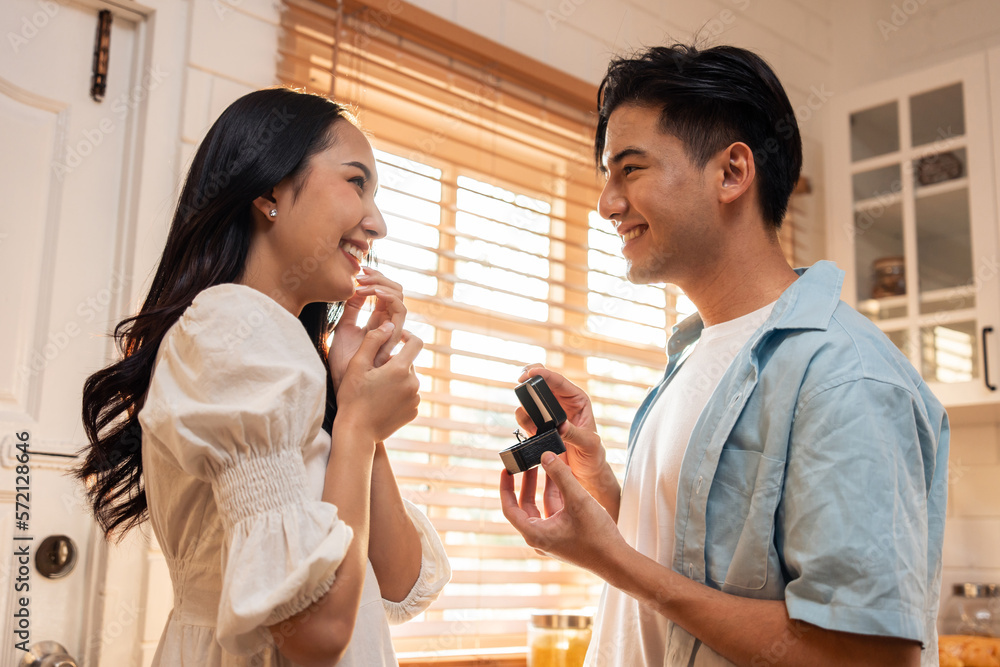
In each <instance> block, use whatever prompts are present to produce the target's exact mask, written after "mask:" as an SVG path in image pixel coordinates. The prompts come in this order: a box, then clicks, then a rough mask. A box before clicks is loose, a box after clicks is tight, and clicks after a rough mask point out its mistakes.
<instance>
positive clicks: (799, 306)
mask: <svg viewBox="0 0 1000 667" xmlns="http://www.w3.org/2000/svg"><path fill="white" fill-rule="evenodd" d="M795 273H797V274H798V275H799V278H798V280H796V281H795V282H794V283H792V284H791V285H789V286H788V289H786V290H785V291H784V292H783V293H782V294H781V296H780V297H779V298H778V301H777V302H776V303H775V304H774V309H773V310H772V311H771V315H770V317H768V319H767V322H765V323H764V326H763V327H761V328H762V330H763V331H765V332H766V331H771V330H774V329H819V330H825V329H826V328H827V327H829V326H830V318H832V317H833V312H834V310H836V308H837V304H838V303H840V289H841V287H842V286H843V284H844V272H843V271H841V270H840V269H839V268H837V265H836V264H834V263H833V262H829V261H825V260H824V261H819V262H816V263H815V264H813V265H812V266H811V267H808V268H800V269H795ZM802 294H808V295H809V298H807V299H802V298H800V297H801V296H802ZM704 328H705V323H704V322H702V320H701V315H699V314H698V313H695V314H693V315H690V316H688V317H686V318H684V319H683V320H681V321H680V322H678V323H677V324H676V325H675V326H674V328H673V330H672V331H673V333H672V334H671V336H670V340H669V341H667V355H668V356H669V357H670V358H671V359H673V358H675V357H676V355H678V354H679V353H681V352H683V351H684V350H685V349H686V348H687V347H688V346H689V345H691V343H693V342H694V341H696V340H698V338H699V336H701V331H702V329H704Z"/></svg>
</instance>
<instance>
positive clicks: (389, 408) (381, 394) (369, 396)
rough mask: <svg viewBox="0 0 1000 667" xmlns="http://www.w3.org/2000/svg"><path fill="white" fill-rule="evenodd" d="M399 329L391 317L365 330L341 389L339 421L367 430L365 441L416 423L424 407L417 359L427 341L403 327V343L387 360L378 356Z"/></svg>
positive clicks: (383, 436)
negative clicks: (415, 419) (414, 420)
mask: <svg viewBox="0 0 1000 667" xmlns="http://www.w3.org/2000/svg"><path fill="white" fill-rule="evenodd" d="M396 329H397V327H396V326H395V325H394V324H393V323H392V321H388V320H387V321H385V322H383V323H382V325H381V326H379V327H378V328H376V329H373V330H371V331H368V332H367V333H366V334H364V337H363V338H362V340H361V343H360V345H359V346H358V348H357V352H356V353H355V354H354V356H353V357H352V358H351V360H350V361H349V362H348V364H347V367H346V369H345V370H344V375H343V377H342V378H341V380H340V388H339V389H338V390H337V418H336V419H337V421H338V422H340V423H342V424H344V425H346V426H347V427H348V428H350V429H352V430H355V431H357V432H360V433H366V434H367V435H368V436H369V437H368V438H366V439H365V440H366V441H370V442H372V443H375V442H380V441H382V440H385V439H386V438H388V437H389V436H390V435H392V434H393V433H394V432H396V430H398V429H399V428H400V427H402V426H404V425H406V424H408V423H409V422H411V421H413V419H414V418H415V417H416V416H417V407H418V406H419V405H420V394H419V393H418V390H419V389H420V381H419V380H418V379H417V373H416V371H415V370H414V368H413V362H414V360H415V359H416V358H417V354H419V353H420V350H421V349H422V348H423V346H424V343H423V341H421V340H420V339H419V338H417V337H416V336H414V335H413V334H411V333H410V332H409V331H402V332H400V334H399V340H401V341H402V342H403V347H402V348H401V349H400V350H399V352H397V353H396V354H395V355H391V356H389V357H388V359H387V360H386V361H385V362H384V363H382V364H378V363H377V361H378V359H379V355H381V354H382V351H383V350H384V349H385V347H386V346H387V345H389V344H390V343H391V342H392V340H393V339H394V338H395V337H396ZM389 349H390V350H391V349H392V348H389ZM331 367H332V364H331ZM331 372H332V368H331Z"/></svg>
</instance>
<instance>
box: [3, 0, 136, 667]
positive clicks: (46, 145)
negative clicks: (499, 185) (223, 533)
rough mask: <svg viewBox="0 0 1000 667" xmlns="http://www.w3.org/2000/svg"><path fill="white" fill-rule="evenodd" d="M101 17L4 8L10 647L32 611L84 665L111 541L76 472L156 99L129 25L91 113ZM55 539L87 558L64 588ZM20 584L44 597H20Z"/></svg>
mask: <svg viewBox="0 0 1000 667" xmlns="http://www.w3.org/2000/svg"><path fill="white" fill-rule="evenodd" d="M94 4H95V3H94V2H91V1H89V0H88V2H86V3H75V2H70V1H68V0H61V1H60V2H54V1H51V2H50V1H47V0H4V4H3V9H2V10H0V34H3V35H5V36H7V39H6V40H5V41H7V42H8V44H5V45H4V48H3V49H0V146H2V147H3V148H2V150H3V155H4V159H3V160H0V183H3V187H4V189H5V190H6V192H5V193H4V195H5V196H4V197H3V198H2V200H3V202H4V204H3V205H4V206H5V207H6V211H5V213H6V215H3V216H0V308H2V312H3V320H2V321H3V326H2V327H0V540H2V544H4V545H9V546H7V547H6V548H7V553H8V554H10V555H8V556H6V557H4V558H3V560H2V561H0V613H2V614H3V617H2V619H0V633H2V634H3V636H4V637H7V638H10V637H16V635H14V631H15V629H17V627H18V622H22V621H21V619H19V618H16V617H15V613H17V612H18V610H19V609H21V608H22V607H26V608H27V613H28V618H29V622H28V628H27V629H28V631H29V632H30V635H29V637H28V643H29V645H30V644H34V643H36V642H40V641H43V640H54V641H57V642H59V643H60V644H62V645H63V646H65V647H66V648H67V649H68V651H69V653H70V654H72V655H73V656H75V657H77V658H78V659H80V658H81V656H82V655H83V653H84V648H85V644H86V640H87V636H88V635H95V634H96V635H100V634H101V633H102V628H100V627H97V626H99V625H100V623H97V624H96V625H95V624H94V623H92V622H91V619H89V618H88V617H87V610H88V609H89V608H90V604H89V603H90V600H89V599H88V595H89V594H91V591H90V589H89V586H88V575H89V574H92V572H91V570H92V569H93V568H94V567H95V564H94V563H93V562H92V561H93V556H92V552H93V551H94V546H95V545H94V543H93V542H94V540H95V539H98V538H96V537H95V531H94V529H93V522H92V520H91V519H90V518H89V514H88V512H87V510H86V506H85V504H84V503H83V502H82V494H81V492H80V491H81V489H80V486H79V485H78V484H77V483H76V482H75V481H74V480H72V479H71V478H70V477H68V476H67V474H66V473H67V470H68V469H69V467H70V466H71V465H72V464H73V463H74V455H75V453H76V452H78V451H79V450H80V449H81V448H82V447H83V446H84V444H85V442H86V440H85V438H84V434H83V427H82V424H81V419H80V411H81V404H80V400H81V391H82V386H83V382H84V380H85V379H86V377H87V375H88V374H89V373H92V372H93V371H94V370H96V369H98V368H100V367H101V366H103V365H104V364H106V363H107V361H108V360H109V359H110V358H111V356H112V354H113V345H112V342H111V340H110V339H109V338H108V337H107V335H106V334H107V333H108V332H109V331H110V329H111V328H112V327H113V325H114V323H115V322H116V321H117V320H118V319H119V318H120V317H121V315H122V313H121V312H119V306H118V304H119V303H120V302H121V301H122V300H123V299H121V298H120V297H121V295H122V294H123V293H124V292H126V291H127V288H128V285H127V284H126V281H125V280H123V279H122V278H121V271H120V269H119V267H121V266H122V265H123V264H122V257H123V256H124V253H125V252H126V251H127V250H126V248H125V247H124V241H123V239H124V238H125V230H126V227H127V223H128V221H127V220H126V219H125V216H124V213H123V211H124V210H125V209H126V207H125V206H124V205H123V201H124V196H123V194H124V185H123V184H124V183H126V182H127V181H126V179H125V176H126V175H127V172H128V164H129V156H130V154H131V151H132V145H133V143H134V139H133V135H134V133H135V130H136V117H137V115H138V114H137V109H138V107H139V105H140V104H141V101H142V100H143V99H145V94H144V92H145V88H144V86H148V85H149V80H148V77H146V78H144V77H141V76H139V75H137V73H136V72H135V69H136V63H137V62H140V60H139V59H138V57H137V49H136V44H137V41H138V40H137V33H138V30H137V25H136V24H135V23H133V22H131V21H129V20H128V19H127V17H124V16H122V15H116V16H115V18H114V21H113V23H112V31H111V49H110V62H109V68H108V87H107V92H106V95H105V97H104V100H103V101H102V102H95V101H94V100H93V99H91V97H90V82H91V63H92V59H93V51H94V38H95V33H96V27H97V13H98V9H96V8H95V7H94V6H93V5H94ZM12 35H13V37H12ZM19 433H26V434H27V437H28V439H29V442H30V447H29V452H30V456H29V460H28V463H27V470H28V471H29V474H28V475H27V477H28V480H29V484H28V486H30V491H29V492H28V493H29V495H28V502H27V503H24V500H25V498H24V497H23V496H22V497H21V498H20V500H21V502H22V503H23V504H26V505H28V509H27V510H25V509H24V507H23V506H22V507H15V503H16V501H17V500H18V498H17V497H16V491H17V487H18V484H19V482H18V480H17V473H18V470H17V465H18V464H19V462H18V460H17V455H18V454H21V452H19V451H18V450H17V449H16V445H17V443H18V442H19V441H20V440H19V438H18V435H17V434H19ZM22 464H23V463H22ZM24 470H25V469H24V468H22V469H21V472H23V471H24ZM23 477H24V476H22V480H20V486H25V484H24V479H23ZM15 511H17V512H21V513H24V512H25V511H26V512H27V516H28V519H27V521H26V522H25V524H17V523H16V517H15ZM50 535H65V536H67V537H68V538H69V539H70V540H72V542H73V543H74V544H75V552H76V563H75V566H74V568H73V569H72V570H71V571H70V572H69V573H68V574H67V575H65V576H64V577H61V578H56V579H49V578H46V577H44V576H43V575H42V574H41V572H40V571H39V569H38V567H37V565H36V558H37V556H38V551H39V547H40V546H41V544H42V541H43V540H44V539H45V538H46V537H47V536H50ZM17 549H27V550H28V551H29V552H30V557H28V558H26V559H25V560H27V561H28V563H27V564H26V565H25V564H24V563H22V562H19V560H18V557H17V556H16V555H14V554H16V553H17ZM22 566H25V567H26V568H27V570H28V575H27V577H26V579H27V581H26V582H25V581H24V580H23V579H24V575H23V570H22V569H21V568H22ZM19 577H22V581H21V582H19V581H18V578H19ZM18 583H27V585H28V586H29V587H30V588H29V590H27V591H23V590H22V591H17V590H15V588H16V586H17V584H18ZM22 597H23V598H26V604H22V600H21V598H22ZM22 618H23V617H22ZM133 622H135V619H133ZM22 623H23V622H22ZM22 637H23V636H22ZM18 640H20V638H18ZM13 643H14V642H11V641H10V640H9V639H5V640H4V643H3V645H2V647H0V665H8V664H10V665H14V664H17V661H18V660H20V657H21V655H22V654H21V653H20V652H19V651H17V650H16V649H14V648H13V647H12V644H13Z"/></svg>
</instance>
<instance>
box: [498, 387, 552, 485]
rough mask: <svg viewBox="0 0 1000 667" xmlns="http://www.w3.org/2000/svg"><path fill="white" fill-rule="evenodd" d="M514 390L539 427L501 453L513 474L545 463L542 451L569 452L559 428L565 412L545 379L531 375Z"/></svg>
mask: <svg viewBox="0 0 1000 667" xmlns="http://www.w3.org/2000/svg"><path fill="white" fill-rule="evenodd" d="M514 393H515V394H517V398H518V400H519V401H521V405H523V406H524V409H525V411H526V412H527V413H528V416H529V417H531V421H533V422H534V423H535V427H536V429H537V430H536V431H535V435H534V436H532V437H530V438H528V439H526V440H521V439H520V436H518V443H517V444H516V445H513V446H512V447H508V448H507V449H505V450H503V451H502V452H500V460H501V461H503V464H504V466H505V467H506V468H507V472H509V473H510V474H512V475H513V474H516V473H519V472H524V471H525V470H529V469H530V468H534V467H535V466H537V465H538V464H539V463H541V462H542V453H543V452H552V453H553V454H562V453H563V452H565V451H566V445H564V444H563V441H562V438H560V437H559V431H558V429H559V425H560V424H562V423H563V422H564V421H566V411H565V410H563V408H562V406H561V405H559V401H557V400H556V397H555V396H553V395H552V390H551V389H549V385H547V384H545V380H544V379H542V377H541V376H539V375H536V376H534V377H532V378H528V380H527V381H525V382H522V383H521V384H519V385H517V387H515V388H514ZM518 433H520V431H518Z"/></svg>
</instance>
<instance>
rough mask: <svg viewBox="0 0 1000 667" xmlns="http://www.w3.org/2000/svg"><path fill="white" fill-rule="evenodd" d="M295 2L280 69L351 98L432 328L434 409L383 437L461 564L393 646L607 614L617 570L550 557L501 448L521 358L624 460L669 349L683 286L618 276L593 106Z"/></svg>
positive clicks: (411, 492)
mask: <svg viewBox="0 0 1000 667" xmlns="http://www.w3.org/2000/svg"><path fill="white" fill-rule="evenodd" d="M284 3H285V11H283V13H282V34H281V36H280V39H279V76H280V78H281V80H282V81H283V82H284V83H285V84H287V85H292V86H297V87H301V88H305V89H307V90H311V91H313V92H319V93H322V94H326V95H332V96H333V97H334V98H335V99H336V100H337V101H338V102H341V103H345V104H348V105H350V106H352V107H353V108H355V109H356V110H357V112H358V115H359V118H360V120H361V123H362V125H363V127H364V128H365V130H366V131H367V132H369V133H370V135H371V138H372V143H373V145H374V147H375V148H376V149H377V150H378V151H383V152H382V153H377V154H376V157H377V159H379V160H380V163H379V175H380V181H381V185H380V189H379V194H378V197H377V201H378V202H379V205H380V207H382V208H383V211H384V214H385V217H386V220H387V225H388V227H389V235H388V238H387V239H385V240H384V242H383V241H380V242H379V243H376V245H375V254H376V256H381V260H380V269H381V270H383V271H384V272H385V273H386V275H388V276H389V277H390V278H393V279H396V280H398V281H399V282H400V283H401V284H402V285H403V287H404V290H405V292H406V303H407V308H408V313H409V314H408V323H409V326H410V327H413V328H414V329H415V330H417V331H418V335H421V336H422V337H424V339H425V347H424V350H423V351H422V352H421V356H420V358H419V359H418V362H417V367H418V373H419V375H420V376H421V383H422V386H423V387H424V389H423V390H422V392H421V407H420V414H419V416H418V417H417V418H416V419H415V420H414V421H413V422H412V423H411V424H409V425H407V426H405V427H404V428H403V429H401V430H400V431H399V432H398V433H396V434H395V435H394V436H393V437H392V438H390V439H389V440H388V441H387V443H386V444H387V447H388V449H389V451H390V456H391V458H392V464H393V469H394V472H395V474H396V477H397V479H398V481H399V484H400V488H401V492H402V493H403V495H404V497H406V498H408V499H409V500H411V501H412V502H414V503H416V504H417V505H418V506H420V507H421V508H422V509H424V510H425V511H426V512H427V514H428V517H429V518H430V520H431V522H432V523H433V524H434V526H435V528H436V529H437V530H438V531H439V533H440V534H441V537H442V540H443V541H444V542H445V545H446V550H447V552H448V555H449V558H451V560H452V566H453V570H454V576H453V579H452V582H451V583H450V584H449V585H448V587H446V588H445V591H444V593H443V595H442V596H441V597H440V598H439V599H438V600H437V601H436V602H435V603H434V604H433V605H431V607H430V608H428V609H427V610H426V611H425V612H424V613H423V614H421V616H420V617H419V618H418V619H416V620H414V621H411V622H410V623H407V624H403V625H401V626H395V627H393V629H392V632H393V637H394V643H395V645H396V648H397V651H400V652H421V651H424V652H439V651H442V650H471V649H475V648H503V647H518V646H520V647H523V646H524V642H525V633H526V629H527V622H528V618H529V615H530V612H531V610H532V609H553V608H561V609H573V608H582V607H593V606H594V605H596V603H597V598H598V595H599V591H600V586H601V582H600V581H599V580H598V579H596V578H595V577H593V576H592V575H590V574H588V573H586V572H583V571H580V570H578V569H576V568H573V567H571V566H568V565H565V564H563V563H561V562H557V561H553V560H549V559H545V558H542V557H540V556H538V555H537V554H536V553H535V552H534V550H533V549H531V548H529V547H527V546H526V545H525V544H524V541H523V539H522V538H521V537H520V535H518V534H517V532H516V531H515V530H514V529H513V528H512V527H511V526H510V525H509V523H507V521H506V520H505V519H504V518H503V516H502V513H501V511H500V504H499V494H498V490H497V486H498V482H499V475H500V471H501V470H502V465H501V464H500V459H499V456H498V452H499V450H500V449H502V448H504V447H506V446H509V445H510V444H513V443H514V441H515V438H514V435H513V431H514V429H515V428H516V427H517V424H516V421H515V420H514V416H513V412H514V407H515V406H516V399H515V396H514V393H513V387H514V384H515V383H516V381H517V376H518V375H519V373H520V368H521V367H522V366H523V365H524V364H526V363H531V362H536V361H541V362H544V363H545V364H546V365H547V366H549V367H552V368H555V369H558V370H560V371H562V372H563V373H564V374H565V375H566V376H567V377H568V378H569V379H570V380H571V381H573V382H575V383H577V384H578V385H580V386H582V387H583V388H585V389H586V390H588V392H589V393H590V394H591V397H592V399H593V402H594V409H595V414H597V421H598V429H599V430H600V431H601V433H602V437H603V439H604V442H605V445H606V446H608V448H609V459H611V460H612V467H613V468H614V469H616V470H617V471H618V472H619V473H620V472H621V469H622V461H624V446H625V445H624V440H625V438H626V437H627V434H628V429H629V426H630V421H629V420H630V419H631V415H630V412H631V410H633V409H634V407H635V405H636V404H637V403H638V400H637V397H638V399H641V396H642V395H643V393H644V392H645V391H646V390H647V389H648V388H649V386H650V385H651V384H653V383H655V381H656V379H657V378H658V377H659V375H660V373H662V368H663V363H664V361H665V358H664V353H663V348H662V346H658V345H655V344H652V343H649V342H643V341H642V336H645V335H646V334H641V332H642V331H645V330H650V331H658V332H659V335H660V336H661V337H665V334H666V331H667V330H668V329H669V327H670V326H671V325H672V324H673V323H674V320H675V318H676V313H677V309H676V307H675V304H676V301H677V298H678V296H677V291H676V289H675V288H672V287H669V286H667V287H659V288H643V289H648V290H653V291H652V292H649V294H653V293H655V294H656V295H658V296H656V298H651V297H645V296H643V294H647V293H646V292H640V291H636V290H637V288H634V287H633V286H630V285H629V284H628V283H627V282H625V281H624V280H623V278H622V276H621V275H619V273H618V267H620V266H623V263H622V262H623V260H622V259H621V257H620V256H619V255H616V254H614V253H613V252H612V250H613V244H614V242H615V241H616V237H614V236H613V235H612V227H611V225H610V223H606V222H602V223H600V224H602V225H605V228H604V229H596V226H597V224H598V223H597V222H595V220H597V219H596V217H595V216H596V214H595V213H594V211H595V208H596V205H597V198H598V196H599V194H600V189H601V184H600V183H599V182H598V178H597V173H596V170H595V169H594V166H593V163H592V157H591V156H592V142H593V133H594V125H593V123H594V120H595V118H594V113H593V106H592V105H591V103H590V101H589V100H587V101H582V100H583V98H582V97H580V96H576V97H574V96H573V95H572V94H563V93H562V92H559V91H553V92H554V93H557V94H555V95H553V96H550V95H548V94H547V91H546V88H545V86H539V85H538V82H537V81H533V80H532V77H530V76H525V77H523V78H518V77H514V76H512V75H511V70H510V68H507V67H505V66H503V64H502V63H500V64H497V65H496V66H493V65H490V64H489V62H488V59H485V58H486V56H485V55H484V56H483V57H484V59H483V60H482V61H477V60H476V59H475V58H474V57H472V56H469V54H468V53H466V51H463V50H462V49H463V48H464V47H461V48H459V47H456V48H451V47H448V48H446V49H444V50H438V49H437V48H436V47H435V46H434V40H432V39H428V38H427V36H426V35H425V34H423V33H422V32H420V29H418V28H413V27H412V26H411V25H410V24H409V23H407V21H405V20H402V19H401V20H399V21H398V22H397V26H396V27H399V28H400V30H399V32H396V31H395V30H394V25H393V23H392V22H389V23H388V24H387V25H378V26H375V28H377V29H372V24H366V18H365V17H366V16H369V17H370V14H368V13H366V11H365V7H366V4H365V3H364V2H362V1H360V0H346V1H345V3H344V5H345V6H347V7H349V11H348V13H345V15H344V17H343V21H342V22H341V25H342V30H341V32H340V34H339V35H338V34H337V25H338V20H337V19H338V17H337V13H336V10H335V8H334V3H326V2H315V1H313V0H284ZM402 4H403V5H404V6H405V7H406V8H407V9H406V11H411V9H410V6H409V5H406V3H402ZM412 11H413V12H415V13H416V14H419V11H420V10H416V9H413V10H412ZM445 41H447V40H445ZM456 49H457V50H456ZM466 56H468V57H466ZM477 63H479V64H477ZM588 95H589V96H590V99H591V100H596V90H594V89H592V88H591V89H590V92H588ZM584 97H586V96H584ZM571 99H575V100H580V101H574V102H572V103H570V102H569V101H568V100H571ZM394 227H395V228H396V229H397V230H398V232H399V233H398V234H397V235H396V236H395V238H394V231H393V230H394ZM592 235H593V236H592ZM380 244H381V245H380ZM380 247H381V248H383V251H382V252H380ZM591 262H594V265H593V267H592V266H591ZM394 276H396V277H394ZM644 298H646V299H647V300H648V301H649V303H645V302H644V301H643V300H642V299H644ZM636 313H639V314H641V317H638V318H637V317H635V314H636ZM622 332H623V333H622ZM640 334H641V335H640Z"/></svg>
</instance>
